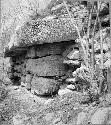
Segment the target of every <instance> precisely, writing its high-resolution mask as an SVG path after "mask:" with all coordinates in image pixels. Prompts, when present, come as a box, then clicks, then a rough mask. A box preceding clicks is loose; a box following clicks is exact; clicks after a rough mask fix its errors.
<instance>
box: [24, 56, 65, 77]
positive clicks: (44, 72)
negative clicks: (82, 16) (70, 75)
mask: <svg viewBox="0 0 111 125" xmlns="http://www.w3.org/2000/svg"><path fill="white" fill-rule="evenodd" d="M26 70H27V71H30V72H31V73H32V74H36V75H37V76H62V75H64V74H65V66H64V65H63V58H62V56H47V57H43V58H39V59H29V60H28V61H27V64H26Z"/></svg>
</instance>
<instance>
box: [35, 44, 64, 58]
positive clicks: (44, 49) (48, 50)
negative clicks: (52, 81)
mask: <svg viewBox="0 0 111 125" xmlns="http://www.w3.org/2000/svg"><path fill="white" fill-rule="evenodd" d="M62 45H63V44H62V43H53V44H44V45H38V46H37V48H36V56H37V57H43V56H47V55H57V54H61V53H62Z"/></svg>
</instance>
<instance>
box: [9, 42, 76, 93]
mask: <svg viewBox="0 0 111 125" xmlns="http://www.w3.org/2000/svg"><path fill="white" fill-rule="evenodd" d="M74 47H75V48H77V46H76V45H75V43H74V41H72V42H61V43H52V44H43V45H37V46H31V47H29V48H28V50H27V51H26V53H24V54H22V55H19V56H14V57H11V60H10V64H11V68H10V70H9V72H8V75H9V78H10V79H11V80H12V82H13V83H14V84H17V85H20V84H21V83H22V84H24V86H26V88H27V89H28V90H31V92H33V93H36V94H37V95H52V94H56V93H57V91H58V89H59V88H60V85H61V84H62V81H63V80H64V79H65V78H67V77H68V76H70V74H71V71H69V70H70V68H69V67H68V65H67V64H64V63H63V62H64V60H65V59H66V58H67V57H66V56H67V54H68V53H69V52H70V51H71V50H72V49H74Z"/></svg>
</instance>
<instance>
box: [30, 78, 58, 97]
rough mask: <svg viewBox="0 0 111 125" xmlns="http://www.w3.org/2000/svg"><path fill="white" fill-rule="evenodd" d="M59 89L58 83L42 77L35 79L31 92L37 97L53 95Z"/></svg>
mask: <svg viewBox="0 0 111 125" xmlns="http://www.w3.org/2000/svg"><path fill="white" fill-rule="evenodd" d="M58 89H59V83H58V81H56V80H54V79H47V78H42V77H33V79H32V82H31V91H34V92H35V93H36V94H37V95H53V94H56V93H57V91H58Z"/></svg>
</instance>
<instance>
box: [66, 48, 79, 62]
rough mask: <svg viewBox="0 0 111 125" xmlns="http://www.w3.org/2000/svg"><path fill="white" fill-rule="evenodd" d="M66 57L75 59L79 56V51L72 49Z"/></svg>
mask: <svg viewBox="0 0 111 125" xmlns="http://www.w3.org/2000/svg"><path fill="white" fill-rule="evenodd" d="M67 58H68V59H72V60H76V59H79V58H80V52H79V50H76V49H75V50H72V51H71V52H70V53H69V54H68V55H67Z"/></svg>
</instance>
